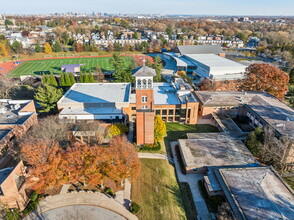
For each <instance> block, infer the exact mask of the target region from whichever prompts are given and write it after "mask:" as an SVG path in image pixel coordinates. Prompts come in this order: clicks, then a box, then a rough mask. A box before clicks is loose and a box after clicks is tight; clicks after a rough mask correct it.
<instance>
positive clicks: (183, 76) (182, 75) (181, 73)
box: [178, 71, 187, 78]
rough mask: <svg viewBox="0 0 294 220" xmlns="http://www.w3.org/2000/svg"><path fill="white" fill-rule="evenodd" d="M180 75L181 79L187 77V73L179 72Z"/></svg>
mask: <svg viewBox="0 0 294 220" xmlns="http://www.w3.org/2000/svg"><path fill="white" fill-rule="evenodd" d="M178 75H179V77H181V78H185V77H186V76H187V74H186V72H185V71H178Z"/></svg>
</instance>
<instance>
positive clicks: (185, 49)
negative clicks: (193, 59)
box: [178, 45, 224, 55]
mask: <svg viewBox="0 0 294 220" xmlns="http://www.w3.org/2000/svg"><path fill="white" fill-rule="evenodd" d="M178 50H179V51H180V54H181V55H184V54H220V53H224V51H223V49H222V48H221V47H220V46H218V45H189V46H178Z"/></svg>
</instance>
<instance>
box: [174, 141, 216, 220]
mask: <svg viewBox="0 0 294 220" xmlns="http://www.w3.org/2000/svg"><path fill="white" fill-rule="evenodd" d="M176 145H177V141H171V142H170V146H171V149H172V153H173V156H174V164H175V169H176V173H177V176H178V180H179V182H186V183H188V184H189V186H190V189H191V192H192V196H193V200H194V204H195V207H196V210H197V213H198V219H199V220H200V219H201V220H207V219H211V218H210V214H209V211H208V209H207V206H206V203H205V200H204V198H203V197H202V195H201V192H200V190H199V187H198V181H199V180H202V179H203V175H202V174H183V173H182V171H181V167H180V164H179V158H178V157H177V155H176V151H175V146H176Z"/></svg>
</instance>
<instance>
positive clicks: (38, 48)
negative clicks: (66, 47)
mask: <svg viewBox="0 0 294 220" xmlns="http://www.w3.org/2000/svg"><path fill="white" fill-rule="evenodd" d="M35 51H36V53H41V52H42V48H41V46H40V44H39V41H37V42H36V44H35Z"/></svg>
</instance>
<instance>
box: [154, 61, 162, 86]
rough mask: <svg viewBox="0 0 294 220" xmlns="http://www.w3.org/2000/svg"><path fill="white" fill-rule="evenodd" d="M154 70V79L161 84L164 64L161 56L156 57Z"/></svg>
mask: <svg viewBox="0 0 294 220" xmlns="http://www.w3.org/2000/svg"><path fill="white" fill-rule="evenodd" d="M152 66H153V68H154V69H155V72H156V76H155V77H154V81H155V82H160V81H161V71H162V63H161V59H160V57H159V56H156V57H155V58H154V63H153V65H152Z"/></svg>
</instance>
